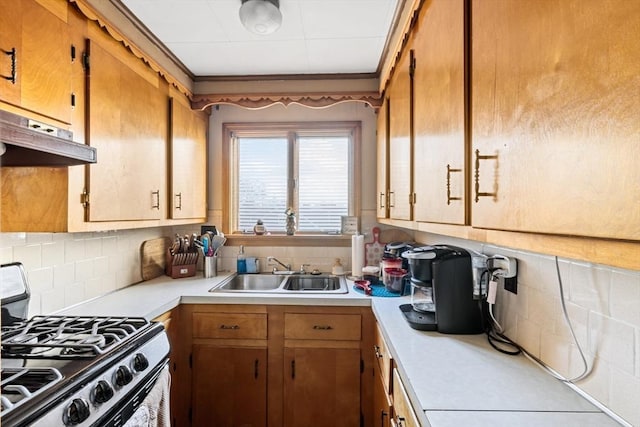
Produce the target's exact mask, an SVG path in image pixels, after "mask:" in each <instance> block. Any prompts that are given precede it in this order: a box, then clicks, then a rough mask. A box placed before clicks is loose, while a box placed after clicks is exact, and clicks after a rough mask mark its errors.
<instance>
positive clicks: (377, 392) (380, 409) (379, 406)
mask: <svg viewBox="0 0 640 427" xmlns="http://www.w3.org/2000/svg"><path fill="white" fill-rule="evenodd" d="M375 372H376V375H375V378H374V379H373V425H374V427H389V426H390V425H391V402H390V401H389V395H388V394H387V390H386V388H385V387H384V384H383V381H384V380H383V379H382V377H381V376H380V375H379V373H378V371H377V370H376V371H375Z"/></svg>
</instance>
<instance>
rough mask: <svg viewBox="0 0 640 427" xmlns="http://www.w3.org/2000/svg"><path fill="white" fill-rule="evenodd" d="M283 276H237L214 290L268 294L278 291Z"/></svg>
mask: <svg viewBox="0 0 640 427" xmlns="http://www.w3.org/2000/svg"><path fill="white" fill-rule="evenodd" d="M281 284H282V276H275V275H273V274H236V275H235V276H231V278H230V279H229V280H226V281H224V283H222V284H221V285H220V286H217V287H215V288H213V289H212V291H213V290H216V291H222V292H268V291H272V290H274V289H278V287H280V285H281Z"/></svg>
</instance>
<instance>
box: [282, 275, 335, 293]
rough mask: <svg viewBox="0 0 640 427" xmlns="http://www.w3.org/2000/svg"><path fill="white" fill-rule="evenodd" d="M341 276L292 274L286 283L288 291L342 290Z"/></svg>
mask: <svg viewBox="0 0 640 427" xmlns="http://www.w3.org/2000/svg"><path fill="white" fill-rule="evenodd" d="M340 279H341V277H340V276H291V277H289V280H287V282H286V283H285V284H284V287H283V289H285V290H287V291H307V292H309V291H336V290H340Z"/></svg>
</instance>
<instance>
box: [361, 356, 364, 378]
mask: <svg viewBox="0 0 640 427" xmlns="http://www.w3.org/2000/svg"><path fill="white" fill-rule="evenodd" d="M360 373H361V374H363V373H364V360H362V359H360Z"/></svg>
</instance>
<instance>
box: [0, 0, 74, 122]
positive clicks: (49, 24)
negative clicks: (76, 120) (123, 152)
mask: <svg viewBox="0 0 640 427" xmlns="http://www.w3.org/2000/svg"><path fill="white" fill-rule="evenodd" d="M2 5H3V6H2V13H1V14H0V15H2V17H1V18H0V27H1V28H2V29H0V48H1V49H2V50H3V51H5V52H7V51H11V49H13V48H15V54H14V55H15V65H16V69H15V70H16V83H15V84H13V83H12V82H10V81H8V80H6V79H4V78H2V79H0V80H2V83H0V84H1V86H0V100H2V101H5V102H7V103H10V104H13V105H16V106H18V107H22V108H24V109H25V110H29V111H31V112H34V113H38V114H41V115H43V116H46V117H50V118H52V119H55V120H58V121H60V122H62V123H65V124H70V123H71V108H72V106H71V44H70V42H69V27H68V25H67V22H68V15H67V13H68V12H67V2H65V1H62V0H42V1H38V2H37V1H34V0H28V1H27V0H22V1H8V0H2ZM0 53H1V52H0ZM1 56H2V58H0V61H1V62H2V64H1V65H0V74H1V75H2V76H10V75H11V62H12V56H13V55H8V54H2V55H1Z"/></svg>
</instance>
